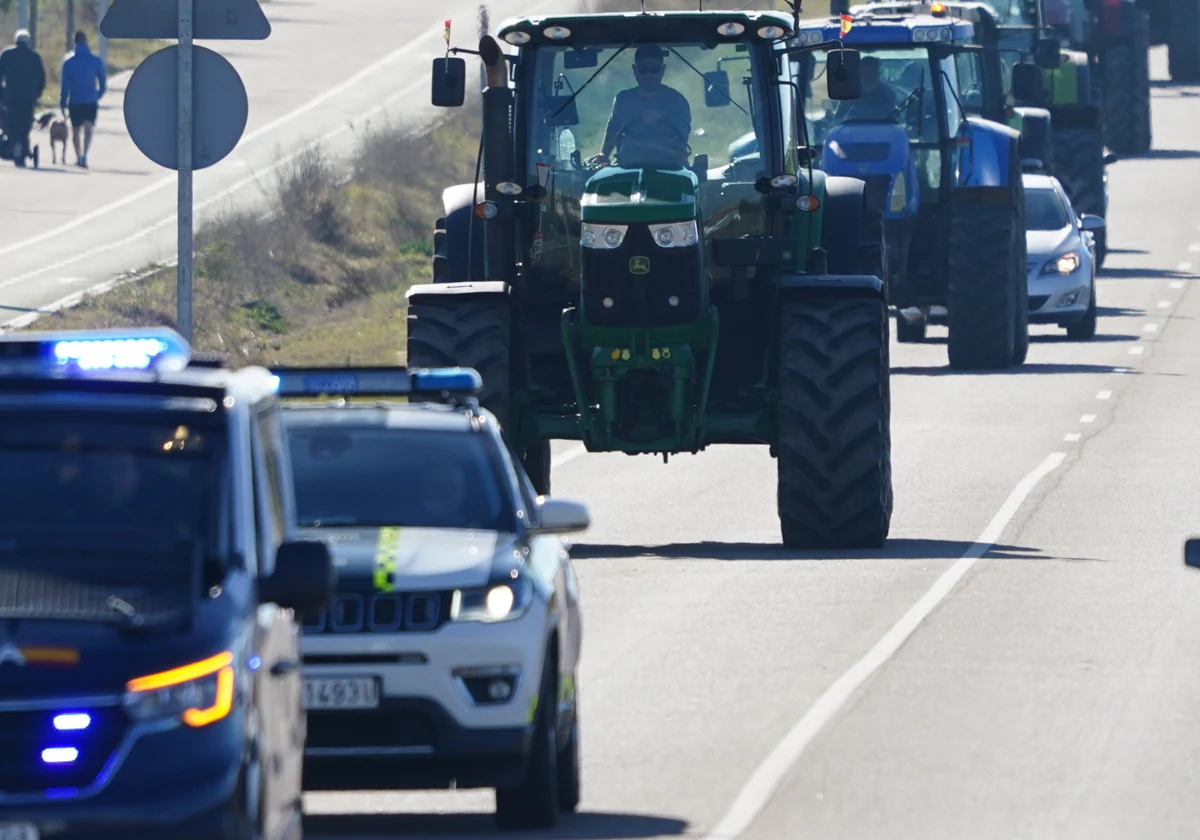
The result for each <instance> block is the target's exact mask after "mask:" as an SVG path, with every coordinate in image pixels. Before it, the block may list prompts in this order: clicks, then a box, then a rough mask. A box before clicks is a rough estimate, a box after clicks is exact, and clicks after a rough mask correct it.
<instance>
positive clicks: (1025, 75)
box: [1011, 63, 1043, 102]
mask: <svg viewBox="0 0 1200 840" xmlns="http://www.w3.org/2000/svg"><path fill="white" fill-rule="evenodd" d="M1042 90H1043V88H1042V68H1040V67H1037V66H1036V65H1033V64H1023V63H1022V64H1014V65H1013V69H1012V88H1011V92H1012V95H1013V99H1015V100H1017V101H1018V102H1041V101H1042Z"/></svg>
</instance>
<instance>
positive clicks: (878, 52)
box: [799, 45, 962, 201]
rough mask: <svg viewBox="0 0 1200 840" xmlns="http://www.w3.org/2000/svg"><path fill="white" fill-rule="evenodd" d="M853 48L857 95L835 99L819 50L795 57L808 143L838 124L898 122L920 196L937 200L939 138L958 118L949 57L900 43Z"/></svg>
mask: <svg viewBox="0 0 1200 840" xmlns="http://www.w3.org/2000/svg"><path fill="white" fill-rule="evenodd" d="M859 49H860V51H861V53H862V59H861V68H862V96H861V97H860V98H859V99H853V100H843V101H840V102H839V101H834V100H832V99H830V98H829V94H828V92H827V88H826V76H825V74H826V61H825V53H822V52H813V53H809V54H807V56H806V58H804V59H803V60H802V61H801V64H800V68H801V69H800V73H801V74H802V78H801V79H800V80H799V83H800V86H801V90H802V91H804V92H805V94H806V96H805V101H806V102H808V103H809V104H808V108H807V113H806V114H805V117H806V120H807V123H808V132H809V137H810V138H811V139H812V144H813V145H814V146H817V147H823V146H824V143H825V138H826V137H828V136H829V133H830V132H831V131H833V130H834V129H835V128H838V127H839V126H843V125H848V124H853V123H858V124H870V123H874V124H877V125H883V126H899V127H900V128H902V129H903V130H904V133H905V135H907V137H908V141H909V146H910V148H911V150H912V153H913V155H915V157H916V163H917V169H918V171H919V172H920V174H921V182H922V184H921V187H922V189H921V192H922V201H937V199H938V194H939V191H940V187H941V180H942V172H943V164H942V155H943V150H944V147H945V146H946V145H947V144H945V143H944V142H943V140H942V138H944V137H947V136H948V133H949V132H951V131H953V132H957V130H958V125H959V123H960V122H961V120H962V114H961V112H960V110H959V106H958V103H957V101H956V100H955V98H954V96H953V95H952V93H951V87H950V85H951V84H952V80H956V79H957V78H958V73H957V69H956V67H955V65H954V61H953V58H951V57H946V58H933V57H932V56H931V55H930V54H929V51H928V50H925V49H923V48H921V47H911V46H906V45H897V46H894V47H874V48H872V47H862V48H859ZM939 88H940V90H939ZM951 127H953V128H951ZM881 136H883V135H881Z"/></svg>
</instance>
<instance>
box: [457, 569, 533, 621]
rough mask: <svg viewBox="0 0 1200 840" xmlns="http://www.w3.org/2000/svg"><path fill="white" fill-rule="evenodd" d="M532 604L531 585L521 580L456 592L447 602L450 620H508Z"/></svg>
mask: <svg viewBox="0 0 1200 840" xmlns="http://www.w3.org/2000/svg"><path fill="white" fill-rule="evenodd" d="M532 603H533V584H531V583H530V582H529V581H528V580H527V579H526V578H524V577H517V578H513V579H512V580H506V581H504V582H502V583H495V584H491V585H489V586H481V587H478V588H475V589H456V590H454V595H453V597H452V598H451V599H450V620H451V621H486V622H493V621H511V620H512V619H514V618H520V617H521V616H523V615H524V614H525V613H526V612H528V610H529V605H530V604H532Z"/></svg>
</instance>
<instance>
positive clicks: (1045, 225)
mask: <svg viewBox="0 0 1200 840" xmlns="http://www.w3.org/2000/svg"><path fill="white" fill-rule="evenodd" d="M1070 223H1071V222H1070V220H1069V219H1068V218H1067V211H1066V208H1065V207H1063V203H1062V199H1061V198H1059V196H1058V193H1057V192H1055V191H1054V190H1052V189H1047V188H1042V189H1028V188H1027V189H1026V190H1025V229H1026V230H1062V229H1063V228H1065V227H1066V226H1067V225H1069V224H1070Z"/></svg>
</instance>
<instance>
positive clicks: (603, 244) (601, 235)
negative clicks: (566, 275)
mask: <svg viewBox="0 0 1200 840" xmlns="http://www.w3.org/2000/svg"><path fill="white" fill-rule="evenodd" d="M628 231H629V225H597V224H592V223H591V222H584V223H583V235H582V237H581V238H580V241H581V242H582V244H583V247H584V248H597V249H600V250H609V251H611V250H613V249H614V248H620V247H621V243H622V242H624V241H625V234H626V233H627V232H628Z"/></svg>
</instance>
